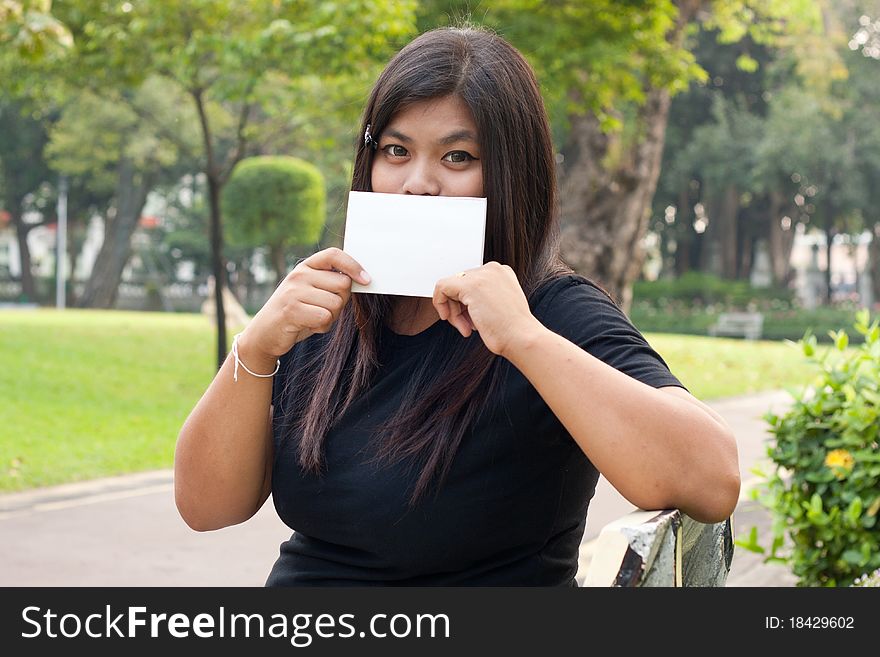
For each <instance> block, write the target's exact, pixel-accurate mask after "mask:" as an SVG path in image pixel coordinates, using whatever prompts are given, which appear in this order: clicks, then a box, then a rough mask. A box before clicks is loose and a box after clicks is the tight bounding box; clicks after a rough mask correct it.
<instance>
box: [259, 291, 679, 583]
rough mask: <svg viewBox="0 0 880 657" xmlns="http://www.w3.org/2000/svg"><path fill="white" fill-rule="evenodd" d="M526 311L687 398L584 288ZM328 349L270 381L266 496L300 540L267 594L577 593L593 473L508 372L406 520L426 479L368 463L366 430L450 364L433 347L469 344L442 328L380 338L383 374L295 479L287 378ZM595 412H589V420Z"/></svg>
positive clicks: (605, 302)
mask: <svg viewBox="0 0 880 657" xmlns="http://www.w3.org/2000/svg"><path fill="white" fill-rule="evenodd" d="M530 306H531V308H532V312H533V314H534V315H535V317H536V318H537V319H538V320H540V321H541V323H542V324H544V325H545V326H546V327H547V328H549V329H551V330H552V331H554V332H555V333H558V334H559V335H562V336H564V337H566V338H568V339H569V340H571V341H572V342H574V343H575V344H577V345H579V346H580V347H582V348H583V349H585V350H587V351H588V352H589V353H591V354H592V355H594V356H595V357H597V358H599V359H601V360H603V361H604V362H606V363H608V364H610V365H612V366H613V367H615V368H617V369H618V370H621V371H622V372H624V373H626V374H628V375H630V376H632V377H634V378H635V379H638V380H639V381H642V382H643V383H646V384H648V385H651V386H654V387H661V386H670V385H672V386H681V383H680V382H679V381H678V379H677V378H676V377H674V376H673V375H672V374H671V373H670V371H669V369H668V367H667V366H666V363H665V362H664V361H663V360H662V358H661V357H660V356H659V355H658V354H657V353H656V352H655V351H654V350H653V349H652V348H651V347H650V346H649V345H648V343H647V341H646V340H645V339H644V337H643V336H642V335H641V334H640V333H639V331H638V330H636V329H635V328H634V327H633V325H632V324H631V323H630V322H629V320H628V319H627V318H626V316H625V315H624V314H623V313H622V312H621V310H620V309H619V308H618V307H617V306H616V305H615V304H614V303H613V302H612V301H611V300H610V299H609V298H608V296H607V295H605V294H604V292H602V291H600V290H599V289H597V288H596V287H595V286H594V285H592V284H591V283H590V282H589V281H587V280H586V279H584V278H582V277H580V276H576V275H567V276H563V277H560V278H558V279H555V280H554V281H552V282H550V283H547V284H545V285H544V286H542V287H541V288H540V289H539V290H538V291H537V292H536V293H535V294H533V295H532V298H531V299H530ZM324 339H326V336H322V335H315V336H312V337H311V338H309V339H307V340H304V341H302V342H300V343H298V344H297V345H295V346H294V348H293V349H292V350H291V351H290V352H289V353H288V354H287V355H286V356H285V357H284V358H283V359H282V367H281V369H280V371H279V374H278V375H276V381H275V393H274V400H273V402H274V404H275V419H276V430H275V463H274V468H273V473H272V496H273V500H274V503H275V508H276V510H277V511H278V514H279V516H280V517H281V519H282V520H283V521H284V522H285V523H286V524H287V525H288V526H289V527H291V528H292V529H293V530H294V532H293V535H292V536H291V538H290V540H288V541H286V542H284V543H283V544H282V545H281V549H280V556H279V558H278V560H277V561H276V562H275V564H274V566H273V568H272V571H271V573H270V575H269V577H268V579H267V581H266V585H267V586H308V585H318V586H333V585H336V586H366V585H383V586H392V585H404V586H434V585H439V586H505V585H511V586H559V585H562V586H571V585H573V583H574V576H575V574H576V572H577V565H578V563H577V561H578V547H579V545H580V542H581V539H582V537H583V533H584V529H585V526H586V524H585V523H586V514H587V507H588V506H589V502H590V499H591V498H592V497H593V494H594V492H595V488H596V482H597V481H598V478H599V473H598V472H597V470H596V468H595V467H594V466H593V464H592V463H591V462H590V461H589V459H588V458H587V457H586V456H585V455H584V453H583V452H582V451H581V449H580V447H578V445H577V444H576V443H575V441H574V439H573V438H572V437H571V436H570V435H569V433H568V431H566V429H565V428H564V427H563V426H562V424H561V423H560V422H559V420H558V419H557V418H556V416H555V415H554V414H553V412H552V411H551V410H550V408H549V407H548V406H547V404H546V403H545V402H544V400H543V399H542V398H541V397H540V395H539V394H538V393H537V391H536V390H535V388H534V387H533V386H532V385H531V383H529V381H528V380H527V379H526V378H525V377H524V376H523V375H522V374H521V373H520V372H519V371H518V370H517V369H516V368H515V367H514V366H513V365H512V364H511V363H510V362H509V361H506V360H504V359H502V358H499V359H497V361H498V362H497V363H496V366H498V367H500V368H501V371H500V372H499V376H500V380H499V382H500V385H499V386H498V387H496V389H495V391H494V394H493V395H492V396H491V397H489V398H488V399H487V406H486V407H485V410H484V412H483V413H482V414H480V415H479V416H478V417H477V419H476V420H475V421H474V423H473V425H472V426H471V427H470V428H469V429H468V430H467V431H466V433H465V434H464V438H463V440H462V443H461V446H460V448H459V450H458V452H457V453H456V455H455V458H454V460H453V462H452V466H451V469H450V471H449V474H448V476H447V478H446V480H445V482H444V483H443V485H442V487H441V488H440V489H439V491H438V492H437V493H436V494H434V493H429V494H427V495H425V496H424V497H423V498H422V499H421V500H420V501H419V502H418V503H417V504H416V505H415V506H413V507H411V506H409V497H410V494H411V492H412V490H413V484H414V482H415V478H416V477H417V475H418V469H413V468H411V467H409V465H411V464H408V463H407V462H402V463H399V464H396V465H388V464H387V463H386V462H382V463H378V464H377V463H376V462H375V461H372V460H371V456H372V455H373V453H372V449H373V446H374V445H375V442H374V440H373V436H372V431H371V429H370V428H371V427H375V426H379V425H381V424H382V423H383V422H384V421H385V420H387V419H388V418H389V417H390V416H391V415H393V414H394V412H395V411H396V410H397V409H398V407H399V405H400V403H401V400H402V398H403V396H404V390H405V388H406V386H407V382H408V379H409V375H410V373H411V372H412V370H413V368H415V367H420V366H423V365H424V364H425V363H424V361H425V358H442V357H443V356H442V349H437V350H432V349H430V347H431V345H432V344H436V343H437V342H438V341H444V340H456V339H458V340H464V339H465V338H463V337H461V335H460V334H459V333H458V331H457V330H456V329H455V328H453V327H452V326H451V325H450V324H449V323H448V322H445V321H442V320H440V321H437V322H436V323H434V324H433V325H431V326H430V327H429V328H427V329H425V330H424V331H423V332H421V333H419V334H417V335H413V336H405V335H398V334H396V333H393V332H392V331H390V330H389V329H385V334H384V335H383V336H382V340H381V344H382V348H381V349H380V357H381V365H382V366H381V368H380V369H379V371H378V373H377V375H376V376H375V378H374V379H373V380H372V384H371V386H370V388H369V389H368V390H367V391H366V392H365V393H364V394H362V395H361V396H360V397H359V398H358V399H357V400H356V401H355V402H354V403H353V404H352V405H351V406H350V407H349V409H348V410H347V411H346V412H345V413H344V414H343V416H342V417H340V418H339V420H338V421H337V422H336V423H335V424H334V425H333V427H332V428H331V430H330V432H329V433H328V435H327V438H326V440H325V443H324V449H325V452H324V456H325V462H324V467H323V468H322V472H321V474H320V475H316V474H311V473H308V472H305V471H304V470H303V469H302V468H301V467H300V465H299V463H298V460H297V454H296V439H295V438H296V437H294V440H289V439H288V440H284V441H282V439H281V435H280V433H281V432H280V430H279V429H278V428H277V427H278V425H279V423H280V417H281V415H280V414H281V413H283V412H284V409H285V408H286V407H289V404H290V403H291V400H290V399H286V398H285V397H284V395H283V394H282V392H281V391H282V390H284V389H285V386H284V379H285V377H287V376H296V371H297V367H298V365H299V364H301V363H302V362H303V361H302V359H303V358H306V357H308V356H309V355H310V354H314V349H316V348H318V347H319V346H320V344H321V341H322V340H324ZM468 339H471V340H479V339H480V338H479V336H478V335H477V334H476V333H474V334H473V335H472V336H471V337H470V338H468ZM426 354H427V355H426ZM591 401H592V400H590V399H584V405H585V407H586V408H587V409H588V408H589V405H590V403H591ZM595 402H596V403H602V400H595Z"/></svg>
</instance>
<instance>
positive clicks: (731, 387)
mask: <svg viewBox="0 0 880 657" xmlns="http://www.w3.org/2000/svg"><path fill="white" fill-rule="evenodd" d="M645 337H646V338H647V339H648V341H649V342H650V343H651V346H652V347H654V349H656V350H657V351H658V352H659V353H660V354H661V355H662V356H663V359H664V360H665V361H666V364H667V365H669V369H671V370H672V372H673V374H675V375H676V376H677V377H678V378H679V380H680V381H681V382H682V384H684V385H685V387H687V388H688V390H690V391H691V394H693V395H694V396H696V397H699V398H700V399H703V400H708V399H717V398H718V397H730V396H734V395H745V394H749V393H753V392H759V391H761V390H774V389H778V388H786V387H789V386H795V387H798V386H802V385H805V384H807V383H809V382H810V381H811V380H812V378H813V377H814V375H815V374H816V372H815V371H814V369H813V366H812V365H810V364H809V363H808V362H807V361H806V359H805V358H804V356H803V352H802V351H801V350H800V347H797V346H794V345H792V344H791V343H787V342H771V341H768V340H755V341H748V340H737V339H733V338H709V337H703V336H684V335H672V334H668V333H648V334H646V335H645ZM829 346H830V345H829ZM826 348H828V347H827V346H821V345H820V347H819V350H820V352H821V350H822V349H826Z"/></svg>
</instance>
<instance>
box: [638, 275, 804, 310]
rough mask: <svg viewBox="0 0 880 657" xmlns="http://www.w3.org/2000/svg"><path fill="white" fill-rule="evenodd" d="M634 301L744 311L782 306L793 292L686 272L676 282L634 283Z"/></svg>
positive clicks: (788, 304) (790, 300)
mask: <svg viewBox="0 0 880 657" xmlns="http://www.w3.org/2000/svg"><path fill="white" fill-rule="evenodd" d="M633 299H634V300H635V301H644V302H646V303H649V304H651V305H654V306H658V305H662V304H665V303H670V302H673V301H681V302H684V303H686V304H687V305H689V306H695V305H696V306H700V305H703V306H707V305H712V304H721V305H724V306H727V307H730V308H731V309H733V308H739V309H745V308H747V307H748V306H750V305H755V304H757V305H758V306H760V307H761V308H764V307H768V306H770V305H772V304H774V302H775V303H776V304H780V305H783V306H785V307H788V306H790V305H791V304H792V303H793V302H794V291H793V290H790V289H788V288H757V287H752V286H751V285H749V283H748V281H742V280H727V279H724V278H721V277H719V276H716V275H714V274H709V273H706V272H699V271H689V272H685V273H684V274H682V275H681V276H679V277H678V278H676V279H658V280H656V281H636V282H635V283H634V284H633Z"/></svg>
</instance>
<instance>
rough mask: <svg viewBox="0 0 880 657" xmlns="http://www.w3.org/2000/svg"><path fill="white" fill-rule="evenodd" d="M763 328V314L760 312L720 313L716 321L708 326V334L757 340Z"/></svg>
mask: <svg viewBox="0 0 880 657" xmlns="http://www.w3.org/2000/svg"><path fill="white" fill-rule="evenodd" d="M763 330H764V315H762V314H761V313H745V312H743V313H721V314H720V315H719V316H718V321H717V322H715V323H714V324H712V326H710V327H709V335H711V336H713V337H717V336H732V337H743V338H746V339H747V340H758V339H759V338H760V337H761V332H762V331H763Z"/></svg>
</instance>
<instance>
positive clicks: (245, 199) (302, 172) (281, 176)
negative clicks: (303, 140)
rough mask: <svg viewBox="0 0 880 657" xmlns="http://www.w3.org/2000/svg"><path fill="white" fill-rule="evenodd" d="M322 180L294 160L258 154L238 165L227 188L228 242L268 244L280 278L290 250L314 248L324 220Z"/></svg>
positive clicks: (250, 245) (237, 244)
mask: <svg viewBox="0 0 880 657" xmlns="http://www.w3.org/2000/svg"><path fill="white" fill-rule="evenodd" d="M325 206H326V193H325V190H324V177H323V176H322V175H321V172H320V171H319V170H318V169H317V168H316V167H315V166H313V165H311V164H309V163H308V162H305V161H303V160H300V159H297V158H295V157H286V156H268V155H266V156H258V157H250V158H246V159H244V160H242V161H241V162H239V163H238V165H236V167H235V169H234V170H233V172H232V176H231V177H230V179H229V182H228V183H227V184H226V186H225V187H224V189H223V211H224V215H225V219H226V226H227V228H228V230H227V235H228V239H229V244H230V245H232V246H242V247H259V246H264V245H265V246H268V247H269V252H270V260H271V261H272V266H273V267H274V268H275V270H276V273H277V275H278V277H279V278H281V277H282V276H284V274H285V273H286V270H287V265H286V261H285V255H286V251H287V250H288V249H289V248H291V247H293V246H310V245H313V244H316V243H317V242H318V240H319V239H320V237H321V231H322V229H323V227H324V222H325V220H326V207H325Z"/></svg>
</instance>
